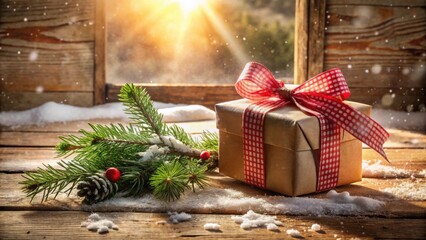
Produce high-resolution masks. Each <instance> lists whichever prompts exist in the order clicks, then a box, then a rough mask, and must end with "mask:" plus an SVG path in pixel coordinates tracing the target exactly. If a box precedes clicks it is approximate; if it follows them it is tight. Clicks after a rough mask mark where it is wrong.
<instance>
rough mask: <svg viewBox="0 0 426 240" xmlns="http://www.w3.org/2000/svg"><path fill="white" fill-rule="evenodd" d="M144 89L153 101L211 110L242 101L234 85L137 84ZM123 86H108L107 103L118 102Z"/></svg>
mask: <svg viewBox="0 0 426 240" xmlns="http://www.w3.org/2000/svg"><path fill="white" fill-rule="evenodd" d="M135 85H137V86H142V87H144V88H145V89H146V90H147V92H148V93H149V95H150V96H151V99H152V100H154V101H161V102H166V103H181V104H201V105H204V106H207V107H209V108H214V105H215V104H216V103H219V102H224V101H230V100H235V99H240V98H241V97H240V96H239V95H238V94H237V92H236V91H235V86H234V85H233V84H221V85H205V84H184V85H181V84H180V85H176V84H135ZM121 86H122V85H112V84H108V85H107V102H115V101H117V94H118V93H119V91H120V88H121Z"/></svg>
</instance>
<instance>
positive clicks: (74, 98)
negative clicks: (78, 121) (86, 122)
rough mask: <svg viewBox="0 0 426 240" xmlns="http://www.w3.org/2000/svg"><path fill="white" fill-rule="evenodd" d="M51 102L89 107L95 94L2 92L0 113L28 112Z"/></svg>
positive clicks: (0, 95) (0, 94)
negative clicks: (27, 110)
mask: <svg viewBox="0 0 426 240" xmlns="http://www.w3.org/2000/svg"><path fill="white" fill-rule="evenodd" d="M49 101H54V102H57V103H65V104H71V105H75V106H80V107H89V106H91V105H92V104H93V92H44V93H35V92H2V93H0V111H11V110H26V109H28V108H33V107H38V106H40V105H42V104H43V103H46V102H49Z"/></svg>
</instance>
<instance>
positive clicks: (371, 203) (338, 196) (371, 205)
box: [326, 190, 384, 211]
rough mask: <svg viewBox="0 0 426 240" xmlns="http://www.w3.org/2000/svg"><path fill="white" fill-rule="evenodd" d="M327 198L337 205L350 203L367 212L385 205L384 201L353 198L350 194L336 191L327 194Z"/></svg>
mask: <svg viewBox="0 0 426 240" xmlns="http://www.w3.org/2000/svg"><path fill="white" fill-rule="evenodd" d="M326 196H327V198H328V199H330V200H331V201H333V202H335V203H350V204H355V205H357V206H359V207H361V208H363V209H365V210H369V211H373V210H374V209H378V208H380V207H382V206H383V205H384V203H383V202H382V201H379V200H375V199H372V198H367V197H352V196H351V195H350V194H349V192H346V191H345V192H341V193H338V192H336V190H330V191H329V192H328V193H327V195H326Z"/></svg>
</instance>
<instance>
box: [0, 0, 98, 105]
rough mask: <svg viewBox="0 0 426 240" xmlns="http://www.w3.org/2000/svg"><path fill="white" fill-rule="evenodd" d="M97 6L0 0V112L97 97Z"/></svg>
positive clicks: (95, 3)
mask: <svg viewBox="0 0 426 240" xmlns="http://www.w3.org/2000/svg"><path fill="white" fill-rule="evenodd" d="M102 9H103V4H100V1H96V0H86V1H76V0H67V1H55V0H38V1H28V0H13V1H8V0H0V80H1V81H0V88H1V94H0V100H1V101H0V110H3V111H4V110H12V109H13V110H21V109H27V108H31V107H34V106H38V105H40V104H42V103H44V102H46V101H56V102H63V103H67V104H73V105H79V106H90V105H93V104H94V103H98V102H101V101H103V98H104V97H103V96H102V92H103V91H102V89H101V90H99V88H104V85H105V84H104V75H105V74H104V65H105V64H104V63H103V61H104V55H105V54H104V46H103V45H102V42H104V34H105V28H104V26H103V25H104V21H103V11H102ZM95 66H96V69H95ZM96 88H98V91H97V93H96V94H95V92H94V90H95V89H96ZM100 99H101V100H100Z"/></svg>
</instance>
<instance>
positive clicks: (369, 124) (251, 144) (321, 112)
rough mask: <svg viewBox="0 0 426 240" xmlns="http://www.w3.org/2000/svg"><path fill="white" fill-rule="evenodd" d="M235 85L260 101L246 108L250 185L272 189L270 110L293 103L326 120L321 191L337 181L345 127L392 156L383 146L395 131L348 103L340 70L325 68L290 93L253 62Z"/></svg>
mask: <svg viewBox="0 0 426 240" xmlns="http://www.w3.org/2000/svg"><path fill="white" fill-rule="evenodd" d="M235 88H236V90H237V92H238V94H240V96H242V97H244V98H247V99H250V100H252V101H254V102H255V103H253V104H251V105H249V106H248V107H247V108H246V109H245V111H244V114H243V126H242V128H243V158H244V177H245V180H246V182H247V183H249V184H252V185H255V186H258V187H263V188H265V187H266V180H265V162H264V149H263V139H264V138H263V132H264V131H263V125H264V120H265V116H266V113H267V112H269V111H271V110H273V109H276V108H279V107H283V106H284V105H286V104H288V103H291V102H292V103H294V104H295V105H296V106H297V107H298V108H300V109H301V110H303V111H304V112H307V113H310V114H312V115H314V116H316V117H317V118H318V120H319V123H320V139H321V145H320V148H321V150H320V160H319V166H318V177H317V178H318V180H317V191H324V190H328V189H332V188H334V187H336V185H337V181H338V175H339V162H340V127H341V128H343V129H344V130H346V131H347V132H349V133H350V134H352V135H353V136H354V137H356V138H358V139H359V140H361V141H362V142H363V143H365V144H367V145H368V146H370V147H371V148H373V149H374V150H376V151H377V152H378V153H380V155H382V156H383V157H384V158H385V159H386V160H387V157H386V154H385V152H384V150H383V147H382V146H383V143H384V142H385V141H386V139H387V138H388V137H389V134H388V133H387V132H386V130H385V129H383V127H381V126H380V125H379V124H378V123H376V122H375V121H374V120H373V119H371V118H369V117H368V116H366V115H364V114H362V113H360V112H358V111H357V110H355V109H353V108H352V107H350V106H348V105H346V104H344V103H343V102H342V101H343V100H345V99H347V98H348V97H349V96H350V92H349V88H348V86H347V84H346V81H345V79H344V77H343V74H342V72H341V71H340V69H337V68H334V69H331V70H328V71H326V72H323V73H321V74H319V75H317V76H315V77H313V78H312V79H310V80H309V81H306V82H305V83H304V84H302V85H300V86H298V87H297V88H295V89H294V90H291V91H290V90H288V89H286V88H285V86H284V83H283V82H282V81H279V80H276V79H275V78H274V76H273V75H272V73H271V72H270V71H269V70H268V69H267V68H266V67H265V66H263V65H262V64H259V63H255V62H251V63H248V64H247V65H246V66H245V68H244V70H243V72H242V73H241V75H240V77H239V78H238V81H237V83H236V84H235Z"/></svg>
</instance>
